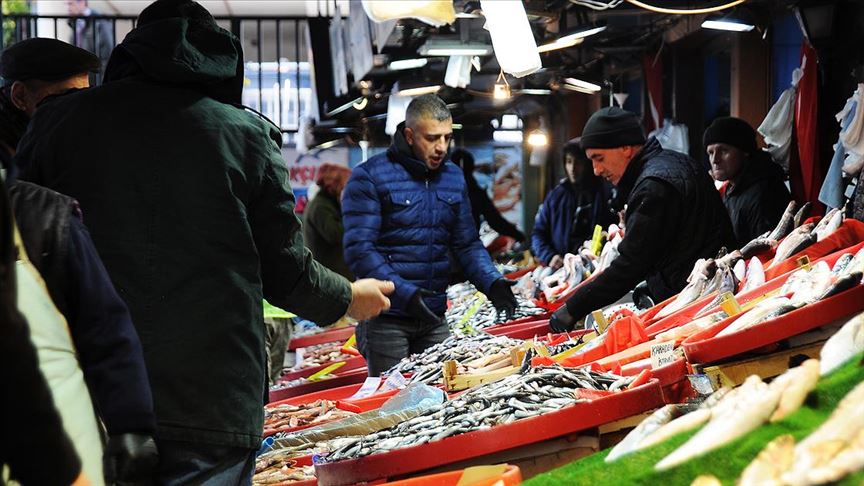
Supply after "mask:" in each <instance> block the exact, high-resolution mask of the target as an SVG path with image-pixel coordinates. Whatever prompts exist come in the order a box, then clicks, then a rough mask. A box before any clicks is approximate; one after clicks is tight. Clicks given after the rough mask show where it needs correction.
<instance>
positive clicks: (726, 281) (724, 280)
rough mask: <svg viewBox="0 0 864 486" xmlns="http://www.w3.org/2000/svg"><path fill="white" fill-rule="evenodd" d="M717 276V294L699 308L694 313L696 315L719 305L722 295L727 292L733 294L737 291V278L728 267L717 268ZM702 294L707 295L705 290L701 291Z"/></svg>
mask: <svg viewBox="0 0 864 486" xmlns="http://www.w3.org/2000/svg"><path fill="white" fill-rule="evenodd" d="M717 278H719V281H720V283H719V285H718V288H717V296H716V297H714V298H713V299H712V300H711V302H709V303H708V305H706V306H705V307H703V308H702V309H700V310H699V312H697V313H696V315H697V316H701V315H703V314H704V313H706V312H708V311H710V310H711V309H713V308H715V307H717V306H718V305H720V302H721V301H722V300H723V296H724V295H725V294H726V293H727V292H729V293H731V294H735V292H737V291H738V279H737V278H735V273H734V272H733V271H732V270H731V269H729V267H721V268H720V269H719V270H717ZM704 295H708V293H707V292H704V293H703V296H704Z"/></svg>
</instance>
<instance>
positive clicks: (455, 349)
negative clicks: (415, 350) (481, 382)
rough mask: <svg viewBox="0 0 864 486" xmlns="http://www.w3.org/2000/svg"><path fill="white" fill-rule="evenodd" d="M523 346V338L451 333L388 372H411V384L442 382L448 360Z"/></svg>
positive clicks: (463, 360) (463, 358)
mask: <svg viewBox="0 0 864 486" xmlns="http://www.w3.org/2000/svg"><path fill="white" fill-rule="evenodd" d="M520 345H522V341H520V340H517V339H511V338H508V337H506V336H493V335H491V334H486V333H484V332H481V333H478V334H476V335H473V336H467V337H459V336H450V337H448V338H447V339H445V340H444V341H442V342H440V343H438V344H436V345H434V346H432V347H429V348H427V349H426V350H425V351H423V352H422V353H420V354H413V355H411V356H408V357H407V358H403V359H402V361H400V362H398V363H396V365H395V366H393V367H392V368H390V369H389V370H388V371H386V372H385V373H384V374H385V375H390V374H391V373H401V374H403V375H405V374H411V375H412V376H411V378H410V379H409V380H408V383H426V384H429V385H431V384H439V383H442V382H443V379H444V376H443V374H442V364H443V363H444V362H445V361H456V362H457V363H467V362H469V361H474V360H477V359H480V358H483V357H485V356H489V355H494V354H498V353H501V352H506V353H509V352H510V350H511V349H513V348H516V347H518V346H520Z"/></svg>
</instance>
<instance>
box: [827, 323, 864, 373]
mask: <svg viewBox="0 0 864 486" xmlns="http://www.w3.org/2000/svg"><path fill="white" fill-rule="evenodd" d="M861 351H864V312H862V313H860V314H857V315H855V316H854V317H852V318H851V319H849V320H848V321H846V324H843V327H841V328H840V330H839V331H837V332H836V333H835V334H834V335H833V336H831V337H830V338H828V341H826V342H825V345H824V346H822V351H821V352H820V353H819V368H820V374H821V375H822V376H825V375H827V374H829V373H831V372H832V371H834V370H835V369H837V368H839V367H840V365H842V364H843V363H845V362H847V361H849V360H850V359H852V357H853V356H855V355H856V354H858V353H860V352H861Z"/></svg>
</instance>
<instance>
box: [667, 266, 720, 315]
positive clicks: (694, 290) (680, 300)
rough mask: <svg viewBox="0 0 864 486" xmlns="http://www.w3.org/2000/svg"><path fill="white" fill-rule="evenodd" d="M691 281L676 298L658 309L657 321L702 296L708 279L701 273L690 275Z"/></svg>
mask: <svg viewBox="0 0 864 486" xmlns="http://www.w3.org/2000/svg"><path fill="white" fill-rule="evenodd" d="M691 277H692V280H691V281H690V283H688V284H687V286H686V287H684V290H682V291H681V293H679V294H678V297H676V298H675V300H673V301H672V302H670V303H669V304H668V305H667V306H666V307H664V308H662V309H660V312H658V313H657V319H662V318H664V317H666V316H668V315H671V314H673V313H674V312H677V311H679V310H681V309H683V308H684V307H687V306H688V305H690V304H691V303H693V302H695V301H696V300H697V299H699V297H701V296H702V291H703V290H705V287H706V286H707V285H708V278H707V277H706V276H705V275H704V274H703V273H702V272H696V273H695V274H693V275H691Z"/></svg>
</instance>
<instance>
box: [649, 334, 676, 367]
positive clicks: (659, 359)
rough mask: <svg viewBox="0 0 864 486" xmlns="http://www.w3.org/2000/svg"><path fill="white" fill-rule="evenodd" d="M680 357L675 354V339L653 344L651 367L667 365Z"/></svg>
mask: <svg viewBox="0 0 864 486" xmlns="http://www.w3.org/2000/svg"><path fill="white" fill-rule="evenodd" d="M676 359H678V356H677V355H676V354H675V341H666V342H662V343H658V344H655V345H653V346H651V369H652V370H653V369H656V368H659V367H661V366H665V365H667V364H669V363H672V362H674V361H675V360H676Z"/></svg>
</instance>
